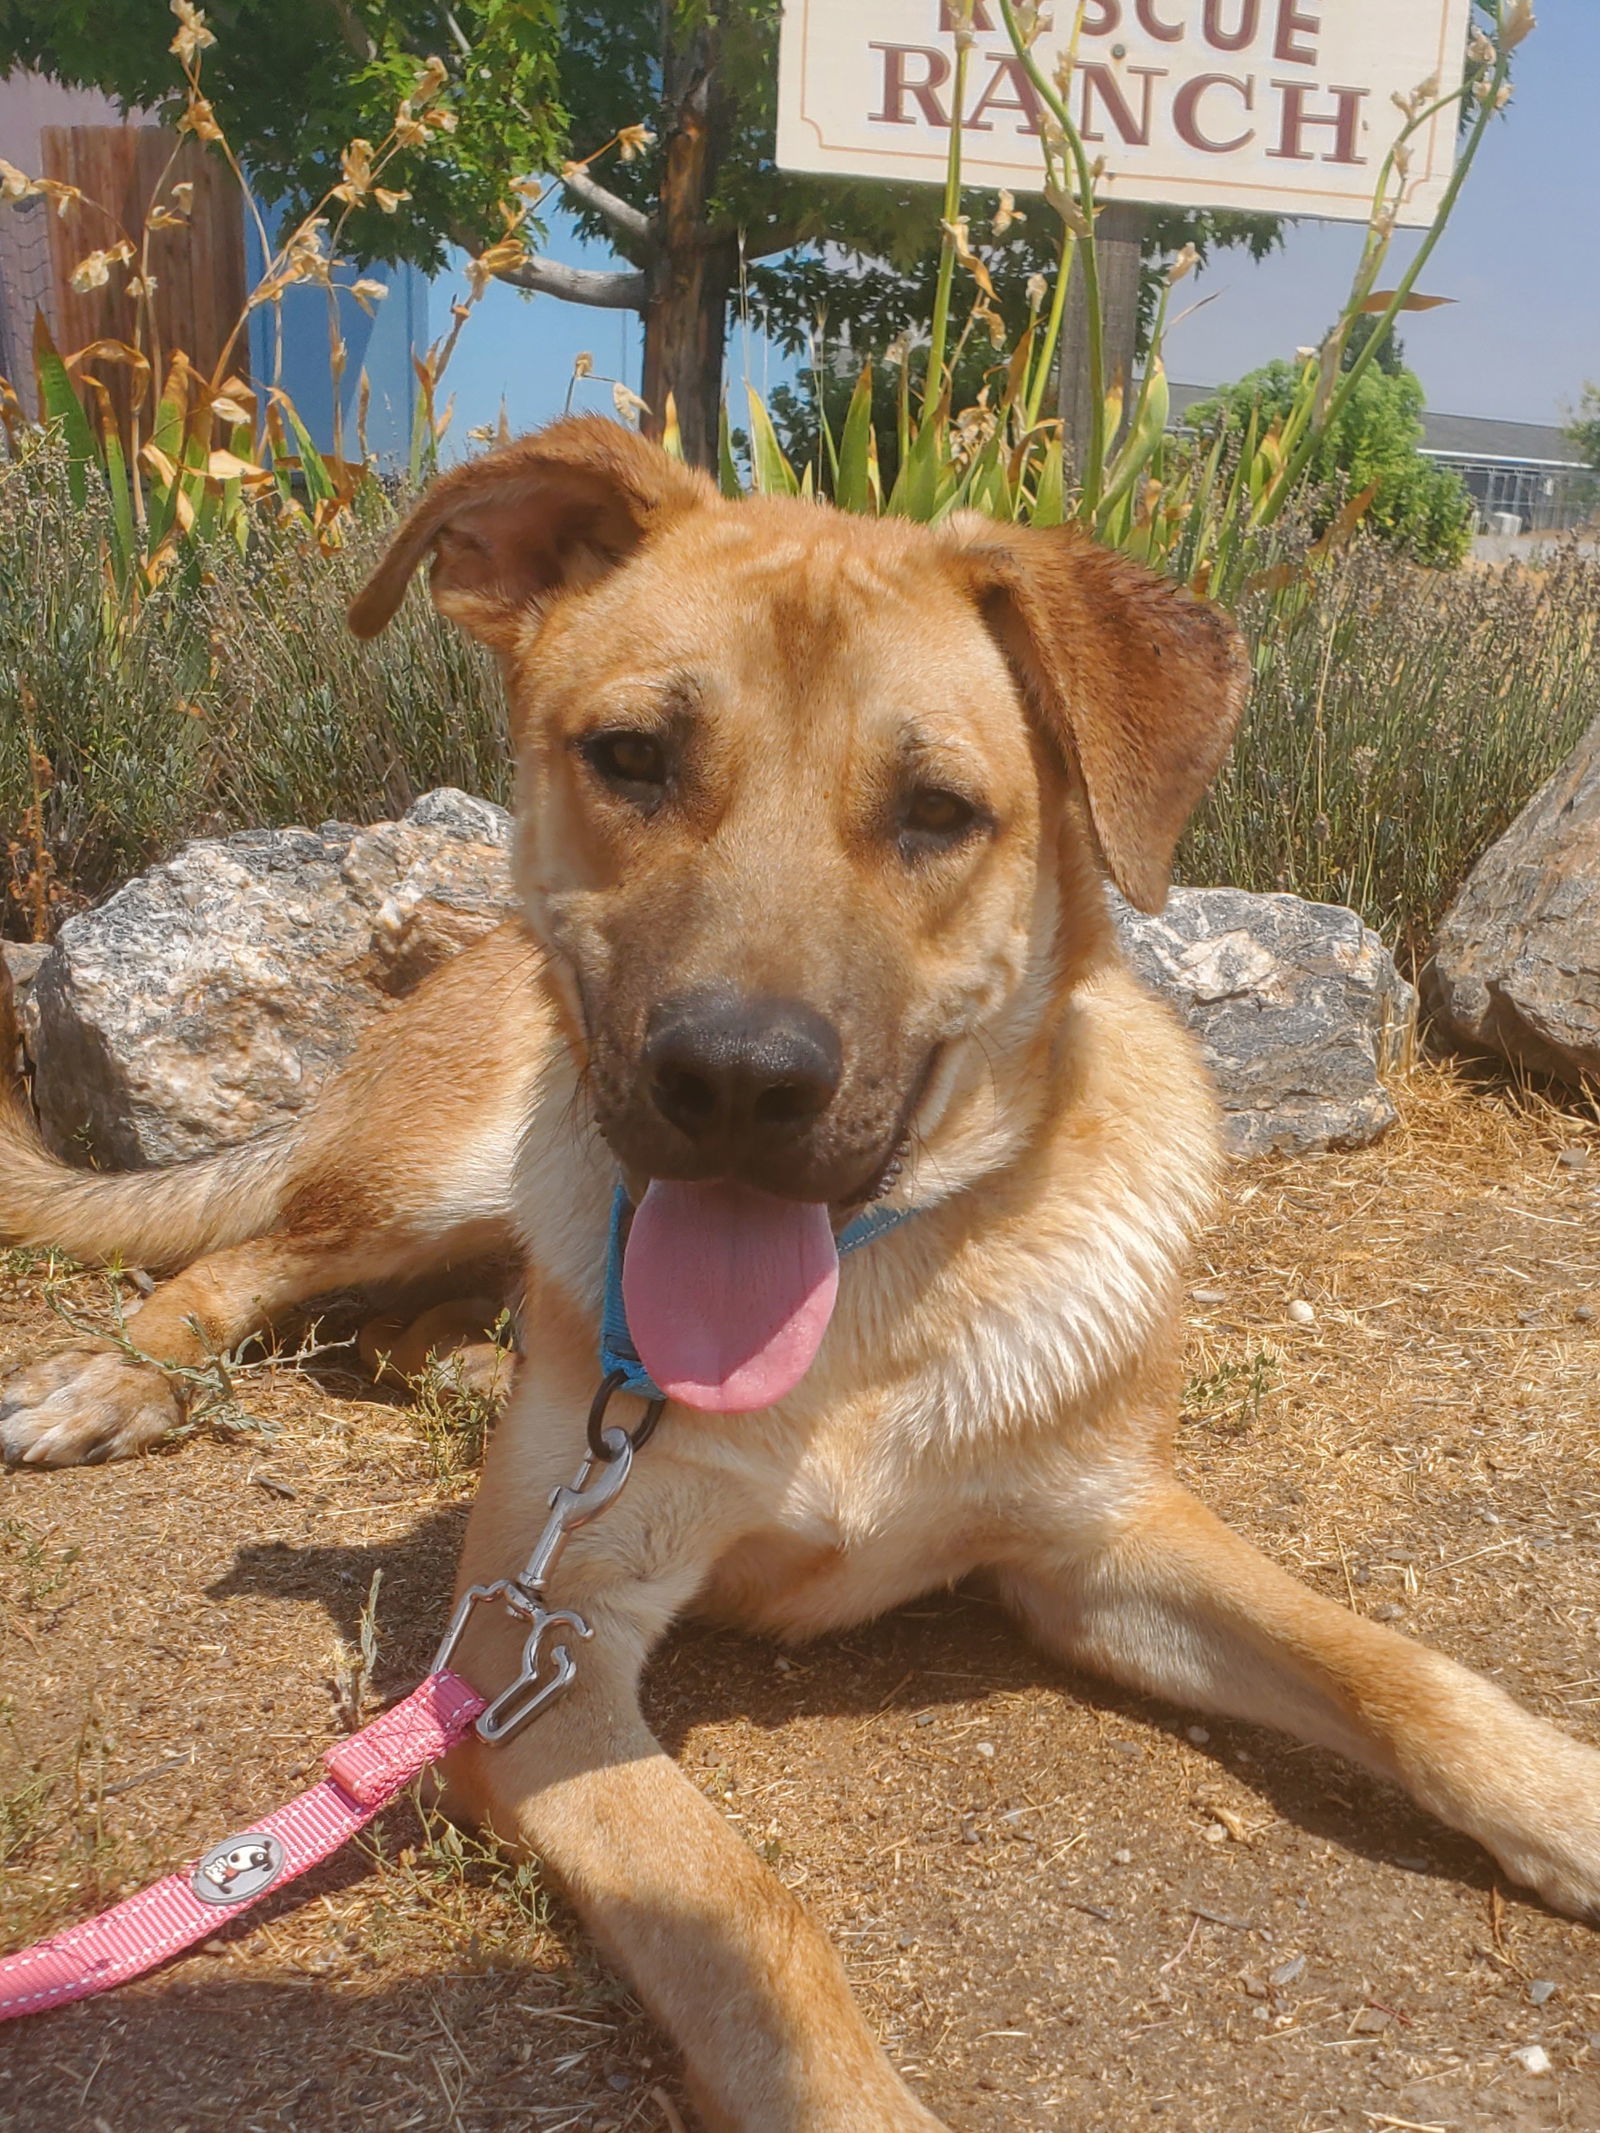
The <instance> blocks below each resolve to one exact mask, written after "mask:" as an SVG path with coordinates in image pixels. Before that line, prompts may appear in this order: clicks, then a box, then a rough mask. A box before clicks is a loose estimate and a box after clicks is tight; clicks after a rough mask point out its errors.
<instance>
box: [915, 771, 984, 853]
mask: <svg viewBox="0 0 1600 2133" xmlns="http://www.w3.org/2000/svg"><path fill="white" fill-rule="evenodd" d="M977 823H978V810H977V808H976V807H974V805H973V804H972V802H971V801H970V800H967V799H964V798H963V797H962V795H961V794H960V793H958V792H946V791H945V789H944V788H943V786H940V785H921V786H919V787H918V788H917V790H916V791H915V792H913V793H910V794H908V795H907V798H906V802H905V806H904V807H903V809H902V810H901V815H900V832H901V837H902V839H903V840H904V842H905V843H906V844H907V845H909V846H910V847H911V848H912V849H913V850H920V851H928V850H936V849H938V848H939V847H941V846H948V845H952V844H960V843H962V842H963V840H964V839H965V838H967V837H969V836H970V835H971V834H972V832H973V830H974V829H975V828H976V827H977Z"/></svg>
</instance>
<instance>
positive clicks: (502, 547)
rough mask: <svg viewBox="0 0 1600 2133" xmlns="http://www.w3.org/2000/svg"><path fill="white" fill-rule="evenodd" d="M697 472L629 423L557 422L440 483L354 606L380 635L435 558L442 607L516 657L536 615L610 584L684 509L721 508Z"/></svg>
mask: <svg viewBox="0 0 1600 2133" xmlns="http://www.w3.org/2000/svg"><path fill="white" fill-rule="evenodd" d="M715 495H716V491H715V490H714V488H713V487H712V485H711V483H710V482H709V481H708V480H707V478H706V477H705V475H703V474H697V473H695V472H693V471H692V470H691V469H690V468H688V467H686V466H684V465H682V464H681V462H679V461H678V460H675V459H669V458H668V456H667V454H666V453H665V452H663V451H661V450H660V449H659V447H658V446H656V445H653V444H646V443H645V441H644V439H643V438H641V437H638V436H636V435H635V434H634V432H633V431H632V430H626V429H624V428H623V427H622V426H621V424H620V423H616V422H607V421H606V420H604V419H603V418H602V417H600V416H598V415H579V416H575V417H572V418H570V419H568V420H565V421H561V422H554V423H552V424H551V425H550V426H549V428H548V429H543V430H538V431H536V432H535V433H534V434H533V435H532V436H530V437H523V438H520V439H519V440H518V441H517V442H516V443H515V444H511V445H507V446H505V447H504V448H503V449H502V450H500V451H497V452H489V453H486V454H485V455H484V457H483V458H481V459H473V460H469V461H468V462H467V464H466V465H465V466H461V467H457V468H455V469H454V470H453V472H451V473H449V474H446V475H443V476H442V477H441V478H440V479H439V480H438V481H436V482H434V483H433V484H432V485H431V487H430V488H429V489H428V491H427V493H426V494H425V495H424V496H423V498H422V501H421V502H420V503H419V504H418V505H417V507H416V509H415V510H414V511H413V512H412V513H411V515H410V517H409V518H408V519H407V520H406V522H405V524H404V525H403V526H402V527H401V528H400V531H399V532H398V533H397V534H396V535H395V537H394V539H393V541H392V542H391V543H390V545H389V549H388V552H387V554H386V555H385V556H384V558H383V561H382V562H381V563H380V564H379V565H378V567H377V569H376V570H375V571H374V572H373V574H372V576H371V578H370V579H369V580H368V581H367V583H366V585H365V586H364V587H363V588H362V590H361V591H360V592H359V593H357V595H356V597H355V599H354V600H353V601H352V602H351V604H350V627H351V629H352V630H354V631H355V633H356V635H357V636H358V637H375V636H376V635H377V634H378V632H379V630H381V629H382V628H383V627H384V626H385V624H386V623H388V622H389V621H390V619H391V618H392V617H393V615H394V612H395V610H396V608H398V607H399V605H400V602H401V600H402V599H403V598H404V596H405V589H406V586H407V584H408V583H409V581H410V578H411V574H412V572H413V571H414V570H415V569H416V568H417V565H418V564H419V563H420V562H421V561H422V559H423V557H424V556H426V555H428V554H429V553H430V552H431V554H432V558H433V560H432V564H431V566H430V569H429V582H430V586H431V589H432V592H433V599H434V605H435V606H436V607H437V608H438V609H439V611H440V613H441V614H445V615H448V616H449V617H450V619H451V620H452V621H453V622H459V623H460V624H461V626H462V627H463V628H464V629H468V630H470V631H471V632H472V634H473V635H474V636H475V637H481V638H483V639H484V641H485V642H486V643H488V644H492V645H495V646H497V647H499V648H501V649H508V648H509V646H510V644H511V642H512V640H513V638H514V637H515V635H516V632H517V630H518V628H519V626H520V625H521V623H522V622H523V621H524V620H525V618H526V616H527V614H528V611H529V609H530V608H538V607H539V606H540V605H542V604H543V603H544V602H545V601H546V600H548V598H549V597H550V596H551V595H552V594H553V593H556V592H559V591H561V590H563V589H570V588H572V587H574V586H578V585H584V584H588V583H591V582H593V580H595V579H596V578H599V577H602V576H604V574H605V573H606V571H608V570H610V569H612V568H613V567H614V566H615V565H616V564H617V563H620V562H621V561H622V560H623V559H624V558H625V557H626V556H628V555H630V554H631V553H632V552H633V550H634V549H635V548H637V547H638V546H639V544H640V542H641V541H643V540H645V539H646V538H647V537H648V536H649V535H650V534H651V533H652V532H653V531H655V529H656V528H657V527H658V526H660V525H662V524H664V523H665V522H666V521H667V520H668V519H669V518H672V517H675V516H676V515H677V514H678V513H679V512H681V511H687V510H692V509H694V508H695V507H696V506H697V505H700V504H704V503H709V502H711V501H713V500H714V498H715Z"/></svg>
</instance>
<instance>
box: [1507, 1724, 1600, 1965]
mask: <svg viewBox="0 0 1600 2133" xmlns="http://www.w3.org/2000/svg"><path fill="white" fill-rule="evenodd" d="M1540 1732H1541V1734H1542V1735H1543V1739H1542V1741H1541V1747H1542V1748H1543V1751H1544V1752H1543V1754H1542V1756H1541V1757H1540V1760H1539V1762H1538V1764H1537V1765H1536V1766H1535V1765H1532V1764H1529V1765H1527V1766H1525V1767H1526V1781H1525V1789H1524V1793H1523V1798H1522V1799H1521V1800H1520V1801H1519V1803H1518V1809H1519V1811H1518V1813H1517V1816H1516V1819H1515V1822H1514V1823H1513V1824H1512V1826H1511V1827H1509V1828H1507V1827H1506V1826H1505V1825H1504V1824H1502V1826H1501V1827H1500V1828H1498V1829H1496V1830H1494V1831H1493V1832H1492V1834H1491V1833H1489V1832H1484V1839H1483V1840H1484V1842H1486V1843H1487V1845H1488V1848H1489V1850H1490V1851H1492V1852H1493V1853H1494V1856H1495V1857H1496V1859H1498V1860H1499V1862H1500V1864H1501V1866H1502V1867H1503V1868H1504V1869H1505V1872H1506V1874H1507V1875H1508V1877H1509V1878H1510V1879H1511V1880H1512V1881H1515V1882H1518V1883H1520V1884H1521V1886H1522V1887H1523V1888H1527V1889H1532V1890H1533V1892H1534V1894H1535V1895H1536V1896H1539V1897H1541V1898H1542V1899H1543V1900H1544V1902H1546V1903H1547V1904H1549V1906H1550V1908H1551V1910H1552V1911H1565V1912H1566V1913H1567V1915H1568V1916H1569V1917H1571V1918H1584V1919H1588V1920H1589V1921H1590V1922H1591V1923H1593V1924H1596V1925H1600V1749H1596V1748H1590V1747H1586V1746H1585V1745H1584V1743H1583V1742H1581V1741H1575V1740H1573V1739H1571V1738H1570V1737H1569V1736H1568V1735H1566V1734H1564V1733H1558V1732H1557V1731H1556V1730H1555V1728H1554V1727H1553V1726H1549V1727H1547V1726H1541V1727H1540Z"/></svg>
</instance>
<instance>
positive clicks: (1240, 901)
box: [1111, 889, 1417, 1156]
mask: <svg viewBox="0 0 1600 2133" xmlns="http://www.w3.org/2000/svg"><path fill="white" fill-rule="evenodd" d="M1111 910H1112V917H1113V919H1114V921H1115V923H1116V927H1117V932H1118V935H1119V937H1120V939H1121V942H1122V947H1123V952H1124V953H1125V954H1126V956H1127V957H1128V960H1129V962H1130V963H1131V964H1132V965H1133V968H1134V970H1135V972H1136V973H1137V975H1138V976H1139V977H1141V978H1142V979H1143V980H1144V981H1145V983H1146V984H1147V985H1149V986H1151V987H1152V988H1153V990H1155V991H1156V992H1159V993H1161V994H1162V995H1164V997H1166V998H1167V999H1169V1000H1170V1001H1171V1002H1172V1003H1173V1005H1174V1006H1175V1007H1176V1008H1177V1010H1178V1012H1179V1013H1180V1014H1181V1015H1182V1016H1183V1019H1184V1020H1185V1022H1187V1024H1188V1025H1189V1027H1190V1029H1191V1030H1192V1031H1193V1032H1194V1034H1195V1035H1196V1037H1198V1038H1199V1040H1200V1044H1201V1048H1202V1049H1203V1051H1204V1053H1205V1056H1206V1062H1207V1064H1208V1065H1209V1067H1210V1069H1211V1074H1212V1079H1213V1080H1214V1081H1215V1083H1216V1087H1217V1094H1218V1096H1219V1098H1220V1099H1221V1102H1222V1110H1223V1133H1224V1137H1225V1139H1226V1140H1227V1143H1228V1146H1229V1147H1230V1149H1231V1150H1232V1151H1233V1153H1234V1154H1235V1155H1241V1156H1256V1155H1267V1154H1270V1153H1274V1152H1277V1153H1281V1154H1290V1155H1305V1154H1310V1153H1313V1152H1315V1151H1320V1150H1322V1149H1326V1148H1360V1147H1364V1146H1365V1145H1366V1143H1367V1142H1368V1141H1373V1140H1376V1139H1377V1137H1378V1135H1379V1134H1380V1133H1382V1132H1384V1130H1385V1129H1386V1128H1387V1127H1389V1126H1390V1125H1392V1124H1393V1123H1394V1118H1395V1108H1394V1105H1393V1103H1392V1102H1391V1100H1390V1098H1389V1094H1388V1091H1387V1090H1386V1089H1385V1088H1384V1085H1383V1076H1384V1075H1385V1074H1386V1073H1388V1072H1389V1071H1390V1069H1391V1068H1392V1067H1394V1066H1396V1065H1397V1064H1399V1063H1400V1062H1401V1061H1402V1060H1404V1058H1405V1057H1406V1056H1407V1054H1408V1052H1409V1049H1410V1045H1411V1040H1412V1033H1413V1030H1414V1027H1415V1022H1416V1012H1417V996H1416V994H1415V992H1414V991H1413V990H1412V988H1411V987H1410V986H1409V985H1408V984H1407V983H1406V981H1405V979H1404V978H1402V977H1401V976H1400V973H1399V972H1398V971H1397V970H1396V968H1395V965H1394V958H1393V957H1392V956H1391V955H1390V953H1389V951H1388V949H1387V948H1385V946H1384V945H1383V943H1382V941H1381V940H1379V938H1378V936H1377V935H1376V934H1375V933H1374V932H1372V931H1371V929H1370V928H1369V927H1367V926H1364V925H1363V924H1362V922H1361V920H1360V919H1359V918H1358V917H1357V915H1356V914H1355V912H1354V911H1347V910H1345V909H1344V908H1343V907H1342V906H1341V905H1338V904H1312V903H1306V902H1305V901H1303V900H1302V899H1301V898H1300V897H1298V896H1253V895H1250V894H1248V893H1247V892H1246V891H1245V890H1243V889H1174V890H1173V892H1172V894H1171V895H1170V896H1169V897H1168V899H1167V907H1166V909H1165V910H1164V911H1163V912H1162V913H1161V914H1160V916H1159V917H1155V918H1152V917H1149V916H1147V915H1145V914H1143V913H1141V912H1138V911H1135V910H1133V909H1132V907H1131V906H1130V905H1128V904H1125V903H1123V902H1122V900H1121V899H1120V898H1119V897H1116V896H1113V897H1112V899H1111Z"/></svg>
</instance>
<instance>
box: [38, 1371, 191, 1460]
mask: <svg viewBox="0 0 1600 2133" xmlns="http://www.w3.org/2000/svg"><path fill="white" fill-rule="evenodd" d="M182 1420H183V1407H182V1403H181V1401H180V1400H179V1398H178V1396H177V1394H176V1393H175V1392H174V1390H173V1388H172V1386H171V1384H170V1383H169V1382H168V1380H167V1378H166V1377H165V1376H164V1375H163V1374H162V1372H161V1371H160V1370H158V1369H157V1368H156V1366H155V1365H154V1364H153V1363H141V1362H136V1361H135V1360H134V1359H133V1358H132V1357H131V1356H126V1355H122V1354H119V1353H118V1352H117V1350H115V1349H112V1348H69V1349H67V1350H66V1351H65V1352H64V1353H63V1354H60V1355H51V1356H46V1357H45V1358H44V1359H43V1361H41V1362H37V1363H28V1364H25V1365H24V1366H23V1367H22V1368H21V1369H20V1370H13V1371H12V1372H11V1373H10V1374H9V1375H8V1376H7V1377H5V1378H0V1454H3V1455H4V1457H5V1460H6V1463H7V1464H8V1465H16V1466H90V1465H96V1464H98V1463H99V1462H100V1461H101V1460H103V1459H127V1458H131V1457H132V1455H133V1454H134V1453H135V1452H139V1451H143V1450H144V1448H145V1446H146V1445H150V1444H154V1443H156V1442H157V1441H158V1440H159V1439H160V1438H162V1437H165V1436H167V1435H168V1434H169V1432H171V1431H172V1430H174V1429H176V1428H177V1427H178V1425H179V1423H180V1422H181V1421H182Z"/></svg>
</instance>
